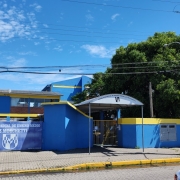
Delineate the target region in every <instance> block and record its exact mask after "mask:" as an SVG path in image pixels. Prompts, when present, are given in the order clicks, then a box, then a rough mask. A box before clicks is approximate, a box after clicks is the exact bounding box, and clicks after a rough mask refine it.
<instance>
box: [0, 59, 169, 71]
mask: <svg viewBox="0 0 180 180" xmlns="http://www.w3.org/2000/svg"><path fill="white" fill-rule="evenodd" d="M166 62H168V61H156V62H129V63H116V64H83V65H80V64H79V65H72V66H19V67H11V66H9V67H8V66H0V68H1V69H7V70H8V69H44V68H74V67H95V66H96V67H97V66H98V67H107V66H122V65H136V64H138V65H139V64H160V63H166ZM149 67H151V66H149Z"/></svg>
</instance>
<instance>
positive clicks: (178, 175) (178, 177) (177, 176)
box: [174, 170, 180, 180]
mask: <svg viewBox="0 0 180 180" xmlns="http://www.w3.org/2000/svg"><path fill="white" fill-rule="evenodd" d="M174 180H180V170H179V171H177V172H176V173H175V175H174Z"/></svg>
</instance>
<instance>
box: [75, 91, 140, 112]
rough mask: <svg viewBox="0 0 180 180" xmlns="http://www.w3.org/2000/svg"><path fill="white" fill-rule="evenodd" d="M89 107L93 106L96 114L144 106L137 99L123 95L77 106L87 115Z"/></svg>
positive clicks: (90, 100)
mask: <svg viewBox="0 0 180 180" xmlns="http://www.w3.org/2000/svg"><path fill="white" fill-rule="evenodd" d="M89 105H90V106H91V112H96V111H100V110H112V109H121V108H125V107H132V106H143V103H141V102H140V101H138V100H137V99H135V98H132V97H130V96H127V95H123V94H106V95H103V96H99V97H96V98H92V99H89V100H86V101H83V102H81V103H79V104H75V106H76V107H77V108H78V109H80V110H81V111H83V112H85V113H87V112H89Z"/></svg>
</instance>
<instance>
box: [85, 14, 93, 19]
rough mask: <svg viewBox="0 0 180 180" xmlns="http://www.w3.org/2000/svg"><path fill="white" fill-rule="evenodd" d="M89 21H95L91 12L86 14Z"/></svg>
mask: <svg viewBox="0 0 180 180" xmlns="http://www.w3.org/2000/svg"><path fill="white" fill-rule="evenodd" d="M86 19H87V21H94V17H93V16H92V15H91V14H87V15H86Z"/></svg>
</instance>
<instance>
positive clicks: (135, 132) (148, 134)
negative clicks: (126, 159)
mask: <svg viewBox="0 0 180 180" xmlns="http://www.w3.org/2000/svg"><path fill="white" fill-rule="evenodd" d="M162 125H165V126H167V128H166V129H165V130H164V131H163V129H162V128H161V127H162ZM118 126H119V128H118V129H119V130H118V146H119V147H124V148H142V147H143V143H144V147H145V148H158V147H180V138H179V137H180V119H161V118H144V119H143V122H142V118H120V119H118ZM171 126H172V127H173V129H171V128H170V127H171ZM168 127H169V128H168ZM166 131H167V132H166ZM166 134H167V137H166ZM168 135H169V136H172V137H168ZM162 136H163V137H165V138H162ZM175 136H176V137H175Z"/></svg>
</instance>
